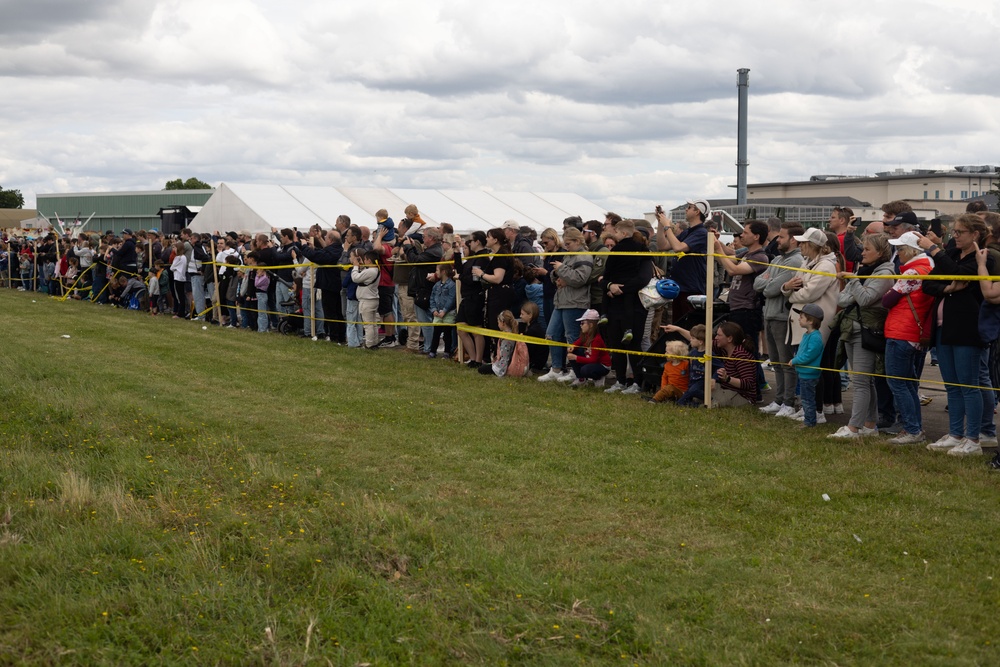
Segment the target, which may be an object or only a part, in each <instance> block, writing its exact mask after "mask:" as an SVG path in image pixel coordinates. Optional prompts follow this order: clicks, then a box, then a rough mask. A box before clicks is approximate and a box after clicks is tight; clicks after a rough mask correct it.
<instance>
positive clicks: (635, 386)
mask: <svg viewBox="0 0 1000 667" xmlns="http://www.w3.org/2000/svg"><path fill="white" fill-rule="evenodd" d="M639 391H640V389H639V383H638V382H633V383H632V384H630V385H629V386H627V387H625V389H623V390H622V393H623V394H638V393H639Z"/></svg>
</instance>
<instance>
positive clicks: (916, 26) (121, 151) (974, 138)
mask: <svg viewBox="0 0 1000 667" xmlns="http://www.w3.org/2000/svg"><path fill="white" fill-rule="evenodd" d="M0 10H2V11H3V14H4V16H5V22H4V23H3V25H0V38H2V39H0V85H2V86H3V88H4V90H5V92H6V95H5V97H4V99H2V100H0V114H2V117H3V118H4V119H5V123H4V124H3V125H2V126H0V142H2V145H3V146H4V155H3V157H2V158H0V183H2V184H3V185H4V187H18V188H20V189H21V190H22V191H24V192H25V195H26V196H27V197H28V199H29V200H30V199H33V196H34V193H36V192H51V191H67V190H68V191H78V190H93V189H111V190H124V189H150V188H159V187H162V184H163V182H165V181H166V180H168V179H170V178H176V177H179V176H181V177H185V178H186V177H188V176H198V177H199V178H202V179H203V180H207V181H209V182H213V183H217V182H219V181H223V180H232V181H257V182H282V183H305V184H315V183H324V184H333V183H338V184H345V185H393V186H411V187H495V188H497V189H530V190H572V191H577V192H579V193H580V194H582V195H584V196H586V197H589V198H591V199H594V200H596V201H598V202H600V203H602V204H606V205H607V206H608V207H609V208H617V209H619V210H622V212H623V213H626V214H637V213H641V212H643V211H646V210H649V209H650V208H651V206H652V203H655V202H661V203H664V204H665V205H673V204H676V203H677V202H679V201H681V200H683V198H685V197H687V196H691V195H694V194H704V195H707V196H715V197H732V196H733V192H734V191H733V190H732V189H730V188H728V187H727V186H728V185H730V184H732V183H734V182H735V166H734V162H735V159H736V137H735V135H736V85H735V84H736V69H737V68H738V67H749V68H750V69H751V73H750V82H751V88H750V107H749V108H750V147H749V158H750V179H751V181H755V182H761V181H773V180H792V179H801V178H808V176H809V175H811V174H816V173H872V172H874V171H878V170H882V169H885V168H894V167H898V166H927V165H934V166H949V165H952V164H960V163H961V164H966V163H969V164H975V163H990V162H994V161H996V160H995V158H994V157H993V155H992V154H991V152H990V150H989V147H990V146H992V143H993V139H994V138H995V136H996V134H997V129H998V128H997V120H996V114H995V112H994V109H995V107H996V102H997V99H996V95H995V94H994V93H993V92H992V90H991V83H990V82H991V81H993V80H995V79H996V74H997V68H998V67H1000V65H998V64H997V61H996V59H995V58H992V56H991V55H990V54H989V52H988V44H989V43H990V41H991V39H992V36H993V34H995V32H996V29H997V23H998V21H997V11H998V10H997V9H996V8H995V7H994V6H993V5H992V4H989V3H983V4H979V5H958V4H955V3H953V2H944V0H914V1H911V2H901V1H898V2H881V3H871V2H860V1H858V0H847V1H844V2H839V3H834V4H826V5H823V4H818V3H802V2H795V1H793V0H778V1H776V2H766V3H765V2H759V1H752V2H742V3H736V2H715V3H702V4H700V5H699V4H696V3H689V2H677V1H674V2H667V3H661V4H660V5H657V6H652V5H650V4H649V3H648V2H641V1H639V0H622V1H620V2H616V3H608V2H600V3H598V2H591V1H584V2H573V3H570V2H568V1H565V0H552V1H551V2H547V3H539V2H525V1H524V0H508V2H505V3H503V4H500V3H489V2H487V3H476V4H473V3H468V2H463V1H459V0H428V1H427V2H423V3H408V2H402V1H385V0H377V1H375V2H365V3H362V2H360V1H354V2H352V1H349V2H339V3H327V2H295V1H292V2H281V3H279V2H277V1H276V0H266V1H265V0H214V1H213V2H194V1H193V0H160V1H159V2H146V1H145V0H95V1H93V2H87V3H79V2H71V1H70V0H36V1H35V2H32V3H23V2H15V1H13V0H0Z"/></svg>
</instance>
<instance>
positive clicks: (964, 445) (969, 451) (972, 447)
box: [948, 438, 983, 456]
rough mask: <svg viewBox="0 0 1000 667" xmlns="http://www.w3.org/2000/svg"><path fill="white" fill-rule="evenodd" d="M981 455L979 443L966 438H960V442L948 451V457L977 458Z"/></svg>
mask: <svg viewBox="0 0 1000 667" xmlns="http://www.w3.org/2000/svg"><path fill="white" fill-rule="evenodd" d="M982 453H983V448H982V447H981V446H980V445H979V443H978V442H974V441H972V440H969V439H968V438H962V442H960V443H959V444H958V445H956V446H954V447H952V448H951V449H949V450H948V455H949V456H979V455H981V454H982Z"/></svg>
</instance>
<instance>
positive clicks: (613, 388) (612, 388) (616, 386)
mask: <svg viewBox="0 0 1000 667" xmlns="http://www.w3.org/2000/svg"><path fill="white" fill-rule="evenodd" d="M624 388H625V385H623V384H622V383H621V382H615V383H614V384H613V385H611V386H610V387H608V388H607V389H605V390H604V393H605V394H613V393H615V392H616V391H621V390H622V389H624Z"/></svg>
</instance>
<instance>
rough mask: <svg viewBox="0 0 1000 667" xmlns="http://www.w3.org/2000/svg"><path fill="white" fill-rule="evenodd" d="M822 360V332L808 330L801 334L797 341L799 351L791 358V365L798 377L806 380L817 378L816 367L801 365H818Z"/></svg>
mask: <svg viewBox="0 0 1000 667" xmlns="http://www.w3.org/2000/svg"><path fill="white" fill-rule="evenodd" d="M822 361H823V334H821V333H820V332H819V331H809V332H807V333H805V334H804V335H803V336H802V342H801V343H799V351H798V352H797V353H796V355H795V357H794V358H793V359H792V360H791V362H789V363H791V365H792V366H795V367H796V368H795V372H796V373H798V374H799V377H800V378H804V379H806V380H817V379H819V375H820V372H821V371H820V370H819V369H818V368H802V367H803V366H820V365H821V364H822Z"/></svg>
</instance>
